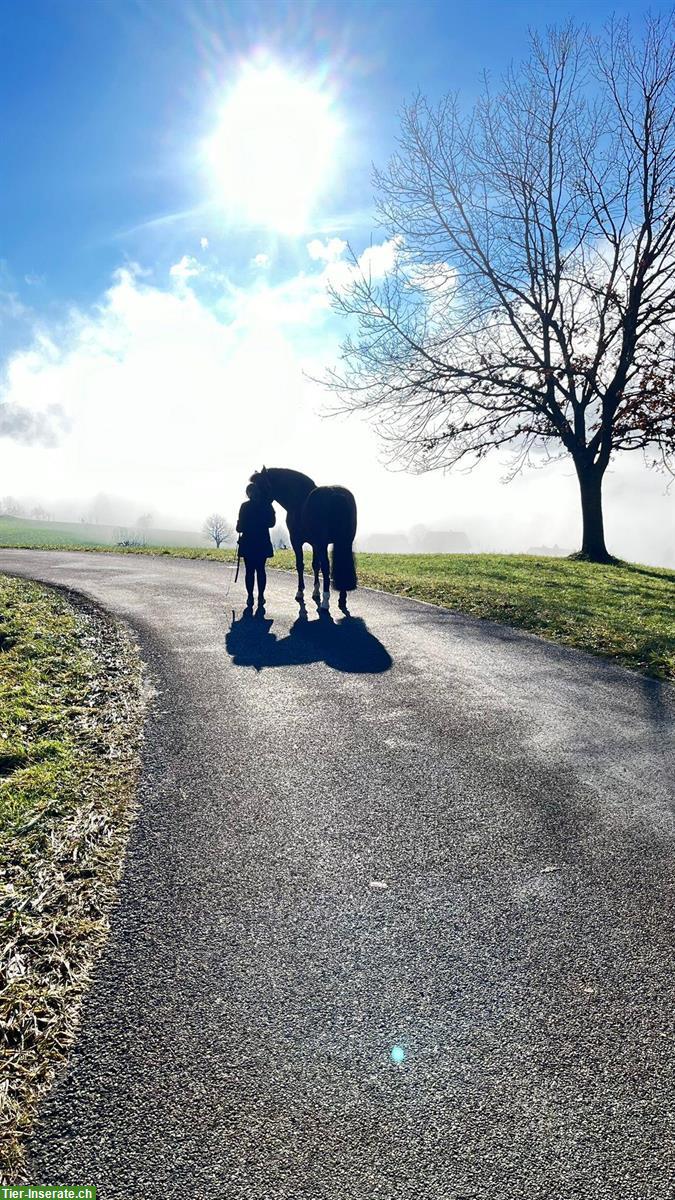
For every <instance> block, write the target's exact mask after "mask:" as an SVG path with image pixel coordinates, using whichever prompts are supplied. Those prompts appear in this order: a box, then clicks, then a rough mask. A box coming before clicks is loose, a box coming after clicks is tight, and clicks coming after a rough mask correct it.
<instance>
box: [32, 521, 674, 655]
mask: <svg viewBox="0 0 675 1200" xmlns="http://www.w3.org/2000/svg"><path fill="white" fill-rule="evenodd" d="M25 548H26V549H50V550H53V549H61V550H73V549H77V548H78V547H75V546H72V545H63V546H59V547H55V546H35V545H31V546H28V545H27V546H26V547H25ZM87 549H89V550H95V551H97V552H104V553H111V552H114V553H124V554H152V555H158V554H159V555H164V556H170V557H173V558H210V559H216V560H218V561H220V562H232V561H233V559H234V557H235V552H234V550H215V549H212V550H211V549H199V548H197V549H193V548H192V547H175V546H172V547H141V548H137V547H133V548H131V547H129V548H125V549H121V548H120V549H116V548H114V547H110V546H98V547H88V548H87ZM306 557H307V556H306ZM357 562H358V572H359V581H360V583H361V584H362V585H364V586H365V587H372V588H379V589H380V590H382V591H385V592H393V593H394V594H395V595H399V596H409V597H411V598H412V599H416V600H425V601H427V603H430V604H438V605H441V606H442V607H443V608H449V609H453V610H455V611H456V612H462V613H467V614H469V615H470V616H474V617H482V618H484V619H486V620H490V621H499V622H502V623H503V624H505V625H512V626H514V627H516V628H519V629H526V630H528V631H529V632H530V633H536V634H538V635H539V636H540V637H544V638H548V639H549V640H551V641H554V642H558V643H560V644H561V645H566V646H575V647H576V648H577V649H579V650H585V651H587V652H588V653H590V654H597V655H602V656H603V657H605V658H611V659H613V660H614V661H615V662H617V663H619V664H620V665H621V666H624V667H629V668H631V669H632V670H636V671H642V672H643V673H644V674H646V675H651V676H652V677H653V678H655V679H675V571H671V570H668V569H667V568H664V567H649V566H641V565H640V564H639V563H621V562H620V563H616V564H613V565H611V566H604V565H602V566H601V565H598V564H596V563H589V562H583V561H581V560H579V559H573V558H537V557H534V556H532V555H529V554H358V555H357ZM272 565H274V566H277V567H281V568H284V569H286V570H292V569H294V556H293V554H292V553H291V551H290V550H282V551H277V552H276V553H275V557H274V559H273V561H272Z"/></svg>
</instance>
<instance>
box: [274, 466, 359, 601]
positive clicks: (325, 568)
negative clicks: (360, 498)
mask: <svg viewBox="0 0 675 1200" xmlns="http://www.w3.org/2000/svg"><path fill="white" fill-rule="evenodd" d="M251 483H254V484H256V486H257V487H258V488H259V489H260V491H261V493H262V495H263V496H264V497H265V498H266V499H268V500H276V501H278V503H279V504H281V505H282V507H283V508H285V509H286V524H287V525H288V532H289V534H290V538H291V545H292V547H293V549H294V551H295V564H296V567H297V569H298V590H297V593H296V596H295V598H296V600H299V601H302V600H303V599H304V591H305V577H304V570H305V561H304V554H303V549H302V548H303V545H304V543H305V542H309V545H310V546H311V547H312V568H313V570H314V591H313V592H312V596H313V598H314V599H315V600H317V601H318V600H319V597H320V595H321V593H320V590H319V572H321V574H322V575H323V596H322V597H321V608H328V604H329V600H330V583H331V581H332V584H333V587H334V588H336V589H337V591H338V592H339V604H340V608H346V605H347V592H352V591H353V590H354V588H355V587H356V564H355V562H354V552H353V550H352V546H353V544H354V538H355V536H356V501H355V499H354V497H353V495H352V493H351V492H350V491H348V490H347V488H344V487H337V486H335V487H317V486H316V484H315V482H314V480H313V479H310V477H309V475H303V474H302V472H301V471H290V470H287V469H286V468H284V467H270V468H269V470H268V469H267V467H263V469H262V471H256V472H255V473H254V474H253V475H251ZM329 545H332V547H333V553H332V555H331V562H330V569H329V563H328V547H329Z"/></svg>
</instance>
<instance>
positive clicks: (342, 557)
mask: <svg viewBox="0 0 675 1200" xmlns="http://www.w3.org/2000/svg"><path fill="white" fill-rule="evenodd" d="M336 490H338V489H336ZM339 491H340V492H341V493H342V494H343V496H344V499H345V501H346V503H345V504H344V505H343V513H344V515H343V518H342V521H341V522H340V524H341V525H342V526H343V527H342V528H341V529H340V530H339V531H336V536H335V539H334V541H333V550H332V553H331V557H330V575H331V582H332V584H333V587H334V588H335V590H336V591H338V592H353V591H354V589H355V587H356V560H355V558H354V551H353V550H352V546H353V545H354V538H355V536H356V503H355V500H354V497H353V496H352V494H351V492H348V491H347V489H346V488H344V489H343V488H340V489H339Z"/></svg>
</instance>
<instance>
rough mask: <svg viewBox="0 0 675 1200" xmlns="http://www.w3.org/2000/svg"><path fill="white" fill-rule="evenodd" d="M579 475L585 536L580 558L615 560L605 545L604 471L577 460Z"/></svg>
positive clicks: (594, 560)
mask: <svg viewBox="0 0 675 1200" xmlns="http://www.w3.org/2000/svg"><path fill="white" fill-rule="evenodd" d="M574 465H575V467H576V471H577V477H578V479H579V488H580V490H581V516H582V522H583V537H582V543H581V550H580V552H579V554H578V555H577V557H578V558H584V559H587V560H588V561H589V562H597V563H607V562H614V561H615V560H614V559H613V558H612V555H611V554H610V553H609V552H608V550H607V547H606V545H605V529H604V523H603V519H602V480H603V476H604V471H602V470H598V468H597V466H587V465H586V464H585V463H580V462H576V463H575V464H574Z"/></svg>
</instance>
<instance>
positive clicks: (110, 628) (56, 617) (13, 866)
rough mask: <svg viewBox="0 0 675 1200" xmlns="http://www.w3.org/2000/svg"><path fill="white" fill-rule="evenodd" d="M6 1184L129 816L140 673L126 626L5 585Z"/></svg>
mask: <svg viewBox="0 0 675 1200" xmlns="http://www.w3.org/2000/svg"><path fill="white" fill-rule="evenodd" d="M0 631H2V640H1V642H0V1076H1V1078H2V1085H1V1086H0V1181H1V1182H2V1183H5V1184H7V1183H16V1182H21V1181H23V1178H24V1176H23V1168H22V1164H23V1158H24V1149H23V1147H24V1144H25V1139H26V1136H27V1134H28V1132H29V1130H30V1127H31V1124H32V1120H33V1117H34V1114H35V1110H36V1105H37V1102H38V1099H39V1097H40V1095H41V1094H42V1092H43V1091H44V1089H45V1088H46V1087H47V1086H48V1085H49V1083H50V1082H51V1080H52V1078H53V1075H54V1071H55V1069H56V1067H57V1066H58V1065H59V1063H60V1062H62V1061H63V1060H64V1058H65V1056H66V1054H67V1051H68V1047H69V1045H70V1043H71V1041H72V1038H73V1033H74V1030H75V1026H76V1022H77V1015H78V1010H79V1004H80V1000H81V996H82V993H83V991H84V988H85V986H86V983H87V978H88V974H89V971H90V969H91V966H92V964H93V962H94V960H95V958H96V955H97V952H98V951H99V949H100V947H101V945H102V943H103V941H104V939H105V935H106V931H107V915H106V914H107V911H108V909H109V907H110V904H111V902H112V899H113V897H114V892H115V884H116V881H117V878H118V875H119V869H120V862H121V857H122V854H123V850H124V845H125V841H126V836H127V833H128V828H129V824H130V821H131V817H132V812H133V796H134V791H135V781H136V772H137V762H138V741H139V728H140V711H141V705H140V664H139V660H138V656H137V653H136V651H135V649H134V647H133V646H132V644H131V642H130V641H129V639H128V637H127V635H126V634H125V633H124V632H123V631H122V629H121V628H120V627H118V626H117V625H114V624H112V623H111V622H109V621H108V620H106V619H104V618H103V617H102V615H101V614H99V613H98V612H97V610H95V609H93V608H92V609H91V610H87V611H78V610H76V609H75V608H73V607H72V606H71V605H70V603H69V602H68V601H67V600H66V599H65V598H64V597H63V596H62V595H61V594H60V593H57V592H55V591H53V590H51V589H48V588H45V587H42V586H39V585H37V584H33V583H30V582H26V581H23V580H17V579H8V578H6V577H4V576H0Z"/></svg>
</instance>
